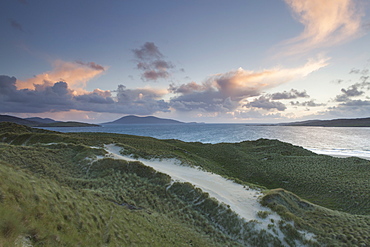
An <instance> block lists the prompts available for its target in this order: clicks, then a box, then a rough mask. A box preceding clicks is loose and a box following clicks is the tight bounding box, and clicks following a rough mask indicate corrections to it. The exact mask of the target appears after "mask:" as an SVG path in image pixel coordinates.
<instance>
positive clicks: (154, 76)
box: [132, 42, 175, 81]
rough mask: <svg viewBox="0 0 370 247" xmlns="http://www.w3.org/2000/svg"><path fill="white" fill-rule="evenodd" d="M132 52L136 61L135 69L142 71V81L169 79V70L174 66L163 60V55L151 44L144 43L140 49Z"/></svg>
mask: <svg viewBox="0 0 370 247" xmlns="http://www.w3.org/2000/svg"><path fill="white" fill-rule="evenodd" d="M132 51H133V53H134V56H135V59H136V60H137V65H136V67H137V69H139V70H141V71H142V74H141V79H142V80H144V81H156V80H158V79H166V78H169V77H170V75H171V74H170V73H169V70H170V69H173V68H174V67H175V66H174V65H173V64H172V63H171V62H169V61H165V60H164V56H163V54H162V53H161V52H160V51H159V49H158V47H157V46H156V45H155V44H154V43H153V42H146V43H145V44H144V45H143V46H142V47H141V48H140V49H133V50H132Z"/></svg>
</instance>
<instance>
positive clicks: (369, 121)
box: [277, 117, 370, 127]
mask: <svg viewBox="0 0 370 247" xmlns="http://www.w3.org/2000/svg"><path fill="white" fill-rule="evenodd" d="M277 125H278V126H317V127H370V117H368V118H338V119H331V120H306V121H300V122H291V123H280V124H277Z"/></svg>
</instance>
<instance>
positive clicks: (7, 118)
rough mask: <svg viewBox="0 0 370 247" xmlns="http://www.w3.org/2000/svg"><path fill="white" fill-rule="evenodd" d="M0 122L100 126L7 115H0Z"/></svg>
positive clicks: (32, 124)
mask: <svg viewBox="0 0 370 247" xmlns="http://www.w3.org/2000/svg"><path fill="white" fill-rule="evenodd" d="M0 122H11V123H16V124H22V125H26V126H29V127H96V126H100V125H97V124H88V123H81V122H62V121H55V120H53V119H51V118H39V117H32V118H19V117H14V116H9V115H0Z"/></svg>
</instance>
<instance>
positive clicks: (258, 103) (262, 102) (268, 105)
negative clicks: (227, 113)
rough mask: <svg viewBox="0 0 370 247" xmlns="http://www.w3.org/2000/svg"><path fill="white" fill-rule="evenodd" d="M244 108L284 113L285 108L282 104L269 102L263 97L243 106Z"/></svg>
mask: <svg viewBox="0 0 370 247" xmlns="http://www.w3.org/2000/svg"><path fill="white" fill-rule="evenodd" d="M244 106H245V107H247V108H251V107H254V108H261V109H265V110H271V109H277V110H278V111H284V110H285V109H286V106H285V105H284V104H283V103H281V102H279V101H271V100H270V99H269V98H266V97H264V96H261V97H259V98H258V99H255V100H254V101H252V102H249V103H248V104H245V105H244Z"/></svg>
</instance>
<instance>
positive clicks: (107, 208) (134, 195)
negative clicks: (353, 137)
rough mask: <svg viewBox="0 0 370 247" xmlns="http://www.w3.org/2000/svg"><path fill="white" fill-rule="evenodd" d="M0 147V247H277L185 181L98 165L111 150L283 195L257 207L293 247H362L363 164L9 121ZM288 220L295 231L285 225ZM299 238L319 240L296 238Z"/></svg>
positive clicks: (114, 163)
mask: <svg viewBox="0 0 370 247" xmlns="http://www.w3.org/2000/svg"><path fill="white" fill-rule="evenodd" d="M0 141H1V142H2V143H3V144H0V169H1V173H0V174H1V176H2V177H1V178H0V246H2V245H4V246H13V244H14V242H15V241H23V242H30V243H32V244H33V245H34V246H41V245H43V246H50V245H63V246H78V245H81V246H104V245H106V246H134V245H137V246H182V245H184V246H191V245H193V246H208V245H210V246H218V245H219V246H226V245H227V246H237V245H252V246H268V243H270V245H271V246H279V245H281V244H282V242H281V241H280V240H279V239H277V238H276V237H274V236H272V235H271V234H269V233H268V232H266V231H262V232H261V231H256V230H255V225H256V224H257V225H258V223H256V222H249V223H246V222H243V221H241V220H240V219H239V218H238V217H236V215H235V214H233V213H232V212H231V211H230V210H229V209H228V207H227V205H222V204H219V203H218V202H217V201H215V200H214V199H212V198H209V197H208V195H207V194H205V193H203V192H201V191H200V190H199V189H196V188H194V187H193V186H192V185H190V184H186V183H185V184H184V183H174V184H172V185H171V181H170V178H169V177H168V176H167V175H165V174H161V173H157V172H155V171H154V170H153V169H151V168H148V167H146V166H144V165H142V164H141V163H140V162H127V161H122V160H120V161H118V160H112V159H109V158H105V159H100V160H96V158H97V157H100V156H103V155H104V154H105V153H106V152H105V151H104V149H103V144H110V143H116V144H117V145H119V146H122V147H124V148H125V151H124V152H126V153H130V154H133V155H136V156H141V157H147V158H149V157H175V158H177V159H180V160H182V161H183V162H185V163H187V164H190V165H196V166H201V167H203V169H206V170H210V171H213V172H216V173H219V174H222V175H223V176H225V177H229V178H232V179H234V180H236V181H238V182H239V183H255V184H258V185H259V186H264V187H266V188H268V189H275V188H284V189H285V190H283V189H278V190H266V193H267V194H266V196H265V197H264V198H263V199H262V203H263V204H264V205H266V206H268V207H270V208H272V209H273V210H274V211H277V212H278V213H279V214H280V215H282V217H283V220H282V221H279V222H271V224H270V227H271V228H272V229H275V228H276V229H280V230H281V231H282V232H284V233H285V236H286V240H285V243H286V244H291V246H295V245H297V246H299V244H297V243H301V244H302V243H305V244H307V245H312V246H321V244H322V243H326V244H328V246H349V245H353V246H367V245H370V239H369V237H368V236H370V216H369V214H370V212H369V208H370V207H369V201H370V198H369V196H370V188H369V183H368V180H366V178H368V177H369V175H370V162H369V161H366V160H361V159H356V158H349V159H338V158H332V157H328V156H323V155H316V154H314V153H312V152H310V151H307V150H304V149H303V148H300V147H296V146H293V145H290V144H287V143H282V142H279V141H276V140H263V139H261V140H258V141H252V142H242V143H238V144H224V143H223V144H214V145H212V144H201V143H185V142H181V141H177V140H157V139H154V138H148V137H137V136H129V135H117V134H106V133H69V134H67V133H58V132H51V131H45V130H38V129H32V128H28V127H25V126H20V125H16V124H6V123H0ZM92 146H94V147H96V148H91V147H92ZM170 185H171V186H170ZM289 191H290V192H289ZM292 192H293V193H294V194H293V193H292ZM295 194H296V195H295ZM297 195H298V196H299V197H298V196H297ZM301 198H304V199H306V200H309V201H310V202H314V203H315V204H318V205H321V206H318V205H315V204H311V203H310V202H308V201H306V200H303V199H301ZM200 199H202V200H200ZM197 200H198V201H199V200H200V201H201V202H202V203H199V204H198V203H194V202H195V201H197ZM329 208H330V209H329ZM7 215H14V217H9V216H7ZM261 217H264V216H263V212H261ZM291 220H293V221H294V222H295V227H292V225H290V224H286V222H288V221H291ZM297 230H307V231H309V232H312V233H314V234H316V236H317V239H318V241H319V242H318V243H315V242H308V241H305V240H303V239H301V236H300V235H299V233H298V232H297ZM299 241H300V242H299Z"/></svg>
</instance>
